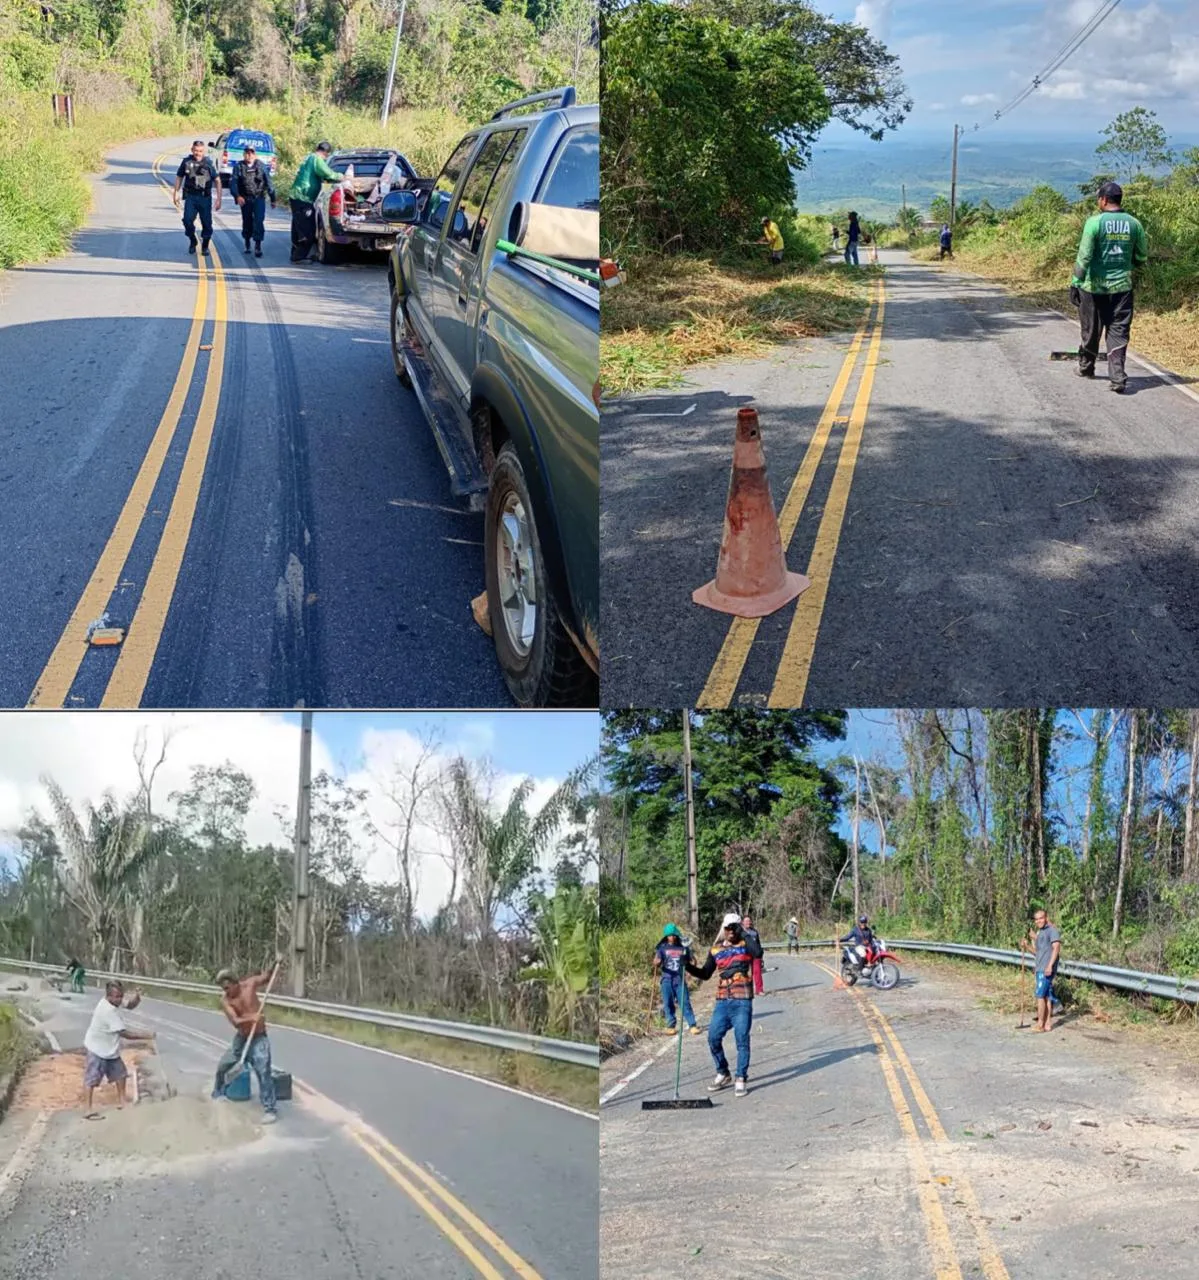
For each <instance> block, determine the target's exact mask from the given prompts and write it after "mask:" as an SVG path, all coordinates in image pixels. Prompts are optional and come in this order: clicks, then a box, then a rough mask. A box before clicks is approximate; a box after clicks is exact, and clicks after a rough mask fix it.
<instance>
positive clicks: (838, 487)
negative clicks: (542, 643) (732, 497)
mask: <svg viewBox="0 0 1199 1280" xmlns="http://www.w3.org/2000/svg"><path fill="white" fill-rule="evenodd" d="M885 308H886V287H885V285H884V283H883V281H882V280H881V279H879V280H877V281H876V282H875V284H874V286H873V288H872V291H871V297H870V306H869V307H868V308H867V313H866V317H865V318H864V319H863V321H862V323H861V325H860V326H859V327H858V331H857V333H856V334H854V338H853V341H852V342H851V343H850V346H849V350H848V351H847V352H846V354H845V359H844V360H843V361H842V363H841V369H840V371H839V372H838V374H837V378H836V381H835V382H834V383H833V389H832V391H831V392H830V393H829V397H828V400H827V401H826V402H825V406H824V410H823V412H822V413H821V415H820V419H819V421H818V422H817V424H816V430H815V432H814V433H813V435H812V439H811V442H810V443H809V445H808V448H807V450H806V452H805V453H804V457H803V461H802V462H801V463H800V466H799V470H798V471H797V472H796V473H795V479H794V480H793V481H792V483H791V488H790V490H789V491H788V493H787V497H786V499H785V500H784V502H783V506H782V509H781V510H780V512H779V517H778V522H779V535H780V537H781V539H782V544H783V551H784V553H785V552H786V550H787V548H788V547H789V545H790V543H791V540H792V538H793V537H794V536H795V530H796V527H797V526H798V524H799V518H800V516H801V515H802V514H803V510H804V507H805V505H806V504H807V501H808V498H809V496H810V494H811V491H812V483H813V481H814V480H815V478H816V472H817V470H818V469H819V467H820V463H821V460H822V459H823V457H824V454H825V451H826V449H827V447H828V442H829V438H830V437H831V435H832V430H833V427H834V426H835V425H836V424H837V423H838V421H841V420H842V419H841V418H840V413H841V404H842V402H843V401H844V399H845V395H846V392H847V390H848V388H849V383H850V379H851V378H852V377H853V373H854V370H855V368H856V367H857V364H858V361H859V358H860V357H861V355H862V352H863V351H865V353H866V359H865V363H864V365H863V366H862V376H861V379H860V381H859V383H858V390H857V394H856V396H855V397H854V403H853V409H852V410H851V412H850V416H849V424H848V426H847V427H846V431H845V439H844V442H843V443H842V445H841V454H840V457H839V458H838V461H837V469H836V472H835V473H834V475H833V482H832V487H831V489H830V491H829V496H828V501H827V502H826V503H825V507H824V514H823V516H822V517H821V520H820V527H819V529H818V530H817V533H816V544H815V546H814V548H813V550H812V556H811V559H810V560H809V561H808V567H807V570H806V572H807V576H808V578H809V579H810V580H811V583H812V585H811V586H810V587H809V588H808V589H807V591H805V592H804V593H803V594H802V595H801V596H800V597H799V600H798V601H797V602H796V607H795V614H794V616H793V618H792V620H791V627H790V630H789V631H788V633H787V640H786V644H785V645H784V647H783V652H782V656H781V657H780V659H779V663H778V668H777V670H776V673H775V678H774V683H773V686H772V688H771V691H770V696H769V699H768V705H769V706H772V707H798V706H802V705H803V700H804V695H805V693H806V692H807V686H808V677H809V675H810V674H811V670H812V658H813V656H814V654H815V652H816V637H817V635H818V634H819V631H820V620H821V618H822V617H823V614H824V605H825V599H826V597H827V595H828V586H829V580H830V578H831V577H832V572H833V561H834V560H835V559H836V555H837V546H838V544H839V543H840V540H841V528H842V525H843V524H844V522H845V513H846V510H847V508H848V506H849V491H850V487H851V485H852V484H853V474H854V469H855V468H856V467H857V463H858V453H859V450H860V448H861V443H862V433H863V430H864V429H865V425H866V415H867V412H868V411H869V408H870V396H871V393H872V392H873V390H874V375H875V370H876V369H877V368H878V358H879V348H880V346H881V345H882V340H883V316H884V312H885ZM761 623H762V619H760V618H734V619H733V621H732V623H731V624H730V625H729V629H728V633H727V634H726V636H725V639H724V643H723V644H722V645H721V647H720V652H719V653H718V654H717V655H716V661H715V662H714V663H713V664H712V670H711V671H710V672H709V674H708V678H707V681H706V682H705V684H704V688H703V692H702V693H701V694H700V695H699V698H698V700H697V702H696V706H697V707H727V706H728V705H729V704H730V703H731V702H732V700H733V698H734V696H735V695H736V692H737V686H738V684H739V683H740V681H741V675H742V672H743V671H744V670H745V663H746V661H747V660H748V658H749V653H750V650H751V648H752V647H753V643H754V640H755V639H756V638H757V635H758V628H759V627H760V625H761Z"/></svg>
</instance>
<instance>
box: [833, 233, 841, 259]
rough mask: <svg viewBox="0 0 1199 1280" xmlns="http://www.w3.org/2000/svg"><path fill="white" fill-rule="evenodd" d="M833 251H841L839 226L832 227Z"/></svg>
mask: <svg viewBox="0 0 1199 1280" xmlns="http://www.w3.org/2000/svg"><path fill="white" fill-rule="evenodd" d="M833 252H834V253H840V252H841V228H840V227H834V228H833Z"/></svg>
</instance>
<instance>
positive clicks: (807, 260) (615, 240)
mask: <svg viewBox="0 0 1199 1280" xmlns="http://www.w3.org/2000/svg"><path fill="white" fill-rule="evenodd" d="M604 9H605V11H604V14H603V17H602V19H601V27H602V33H603V43H604V76H605V81H604V103H603V110H604V128H603V131H602V138H601V153H600V173H601V200H602V210H601V232H602V237H603V247H604V252H605V254H606V255H607V256H610V257H614V258H616V259H617V260H618V261H619V262H621V264H622V265H623V266H624V267H625V270H626V272H627V283H626V284H625V285H623V286H622V287H621V288H619V289H616V290H613V291H611V292H610V293H607V294H606V295H605V297H604V320H603V333H602V336H601V382H602V385H603V387H604V389H605V391H607V392H608V393H609V394H615V393H619V392H626V391H631V390H635V389H637V388H639V387H647V386H663V385H668V384H669V383H670V382H672V381H674V380H675V379H677V377H678V375H679V374H680V373H681V371H682V370H683V369H684V368H686V367H687V366H689V365H692V364H695V363H697V362H699V361H703V360H711V359H717V358H722V357H723V358H729V357H731V358H751V357H753V356H757V355H761V354H763V352H765V351H766V350H768V349H769V347H770V346H771V345H772V344H774V343H778V342H782V341H787V340H790V339H794V338H802V337H808V336H813V335H817V334H822V333H828V332H832V331H835V330H843V329H846V328H853V327H854V325H855V324H856V323H857V322H858V320H859V319H860V317H861V315H862V309H863V306H864V302H865V292H866V280H865V279H864V278H863V277H864V276H865V272H863V273H861V275H857V274H855V275H853V276H851V275H850V273H848V272H847V271H846V270H845V269H844V268H840V267H837V266H836V265H835V264H833V265H830V264H829V263H827V262H826V261H825V258H826V255H827V252H828V250H829V248H830V247H831V241H830V232H829V227H828V226H827V225H824V224H823V223H822V222H820V221H819V220H817V219H814V218H807V217H803V216H798V215H795V214H794V213H793V212H791V208H792V204H793V201H794V196H795V186H794V179H793V176H792V175H793V171H794V170H795V169H798V168H802V167H803V165H804V164H805V163H806V161H807V159H808V157H809V155H810V153H811V147H812V144H813V142H814V141H815V139H816V138H817V137H818V136H819V134H820V132H821V130H822V129H823V128H824V127H825V126H826V125H827V124H828V123H829V122H830V121H831V120H834V119H837V120H841V121H843V122H845V123H846V124H849V125H850V126H851V127H853V128H856V129H859V130H860V131H862V132H865V133H868V134H870V135H871V136H876V137H881V136H882V135H883V134H884V133H885V132H886V131H887V130H889V129H894V128H896V127H898V125H899V124H900V123H901V122H902V120H903V119H904V118H905V116H906V114H907V112H908V110H910V106H911V103H910V100H909V99H908V96H907V91H906V89H905V87H904V85H903V82H902V80H901V78H900V75H899V69H898V63H897V60H896V59H895V58H894V57H893V56H892V55H891V54H889V53H888V52H887V50H886V48H885V47H884V46H883V45H882V44H881V43H880V42H879V41H877V40H875V39H874V38H873V37H872V36H871V35H870V34H869V33H868V32H867V31H866V30H865V29H864V28H862V27H859V26H857V25H855V24H853V23H838V22H835V21H833V20H832V19H830V18H828V17H825V16H823V15H822V14H821V13H820V12H819V7H818V6H817V5H815V4H813V3H810V2H809V0H734V3H732V4H729V3H715V0H687V2H685V3H682V4H676V5H663V4H658V3H655V2H654V0H634V2H633V3H631V4H627V5H622V6H619V7H617V6H612V7H611V9H610V10H609V9H607V7H606V6H605V7H604ZM763 217H770V218H772V219H773V220H774V221H775V223H776V224H777V225H778V226H779V228H780V230H781V231H782V234H783V238H784V242H785V251H784V261H783V264H782V266H781V267H775V268H773V271H772V269H771V268H770V267H768V266H767V265H766V263H767V251H766V249H765V247H764V246H761V245H755V243H754V242H755V241H757V240H758V239H759V238H760V237H761V235H762V230H761V219H762V218H763Z"/></svg>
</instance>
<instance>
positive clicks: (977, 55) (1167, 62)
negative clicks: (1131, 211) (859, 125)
mask: <svg viewBox="0 0 1199 1280" xmlns="http://www.w3.org/2000/svg"><path fill="white" fill-rule="evenodd" d="M1100 7H1101V0H824V2H823V3H822V4H819V8H821V9H822V10H823V11H824V12H826V13H828V14H830V15H831V16H832V17H834V18H836V19H837V20H838V21H851V20H852V21H857V22H858V23H859V24H862V25H865V26H866V27H868V28H869V29H870V30H871V32H872V33H874V34H875V35H876V36H878V37H879V38H880V39H882V40H883V41H884V43H886V45H887V46H888V48H889V49H890V50H891V52H892V53H894V54H896V55H898V57H899V59H900V63H901V66H902V68H903V72H904V78H905V80H906V82H907V85H908V88H909V89H910V90H911V92H912V95H913V97H914V98H915V100H916V107H915V110H914V111H913V113H912V115H911V116H910V117H909V121H908V123H907V124H906V125H905V126H904V129H903V130H901V132H900V133H899V134H898V135H896V136H898V137H904V136H913V135H915V134H925V135H927V134H928V133H930V132H941V133H944V134H946V135H950V136H951V135H952V131H953V125H954V123H955V122H956V123H958V124H962V125H964V126H966V127H970V126H972V125H974V124H975V123H976V122H977V123H988V122H990V121H991V119H992V113H993V112H994V111H995V110H996V108H997V107H998V106H1001V105H1003V104H1005V103H1006V102H1007V101H1008V100H1009V99H1010V98H1011V97H1012V96H1014V94H1015V93H1017V92H1018V91H1019V90H1020V89H1021V88H1023V87H1024V86H1025V85H1027V84H1028V83H1029V82H1030V81H1031V80H1032V78H1033V76H1034V75H1035V74H1037V72H1038V71H1040V69H1041V68H1042V67H1043V66H1045V65H1046V64H1047V63H1048V62H1049V61H1050V60H1051V59H1052V58H1053V56H1054V55H1055V54H1056V53H1057V52H1058V50H1059V49H1061V48H1062V47H1063V46H1064V45H1065V43H1066V41H1067V40H1069V38H1070V37H1071V36H1072V35H1073V34H1074V33H1075V32H1076V31H1078V30H1079V29H1080V28H1081V27H1082V26H1083V25H1084V23H1085V22H1086V21H1087V20H1088V19H1089V18H1090V17H1091V16H1092V15H1093V14H1095V13H1096V12H1097V10H1098V9H1099V8H1100ZM1138 105H1140V106H1145V107H1148V108H1149V109H1150V110H1153V111H1156V112H1157V115H1158V119H1159V121H1160V123H1161V124H1162V125H1163V126H1164V127H1165V129H1166V131H1167V133H1178V134H1191V135H1193V134H1194V132H1195V130H1196V120H1197V118H1199V5H1197V4H1196V3H1195V0H1123V3H1122V4H1120V5H1119V6H1118V7H1117V8H1116V9H1115V10H1114V11H1113V13H1112V14H1111V15H1110V16H1109V17H1108V18H1106V19H1105V20H1104V22H1103V24H1102V25H1101V26H1100V27H1099V29H1098V30H1097V31H1096V32H1095V34H1094V35H1092V36H1091V37H1090V38H1089V39H1088V40H1087V42H1086V43H1085V44H1084V45H1083V46H1082V47H1081V49H1079V50H1078V51H1077V52H1076V53H1075V54H1073V55H1072V56H1071V58H1070V60H1069V61H1067V62H1066V64H1065V65H1064V66H1063V67H1062V68H1061V70H1059V71H1058V72H1056V73H1055V74H1054V75H1053V76H1052V77H1050V78H1049V80H1048V81H1047V82H1046V84H1045V86H1044V87H1043V88H1042V89H1041V90H1039V91H1038V92H1037V93H1035V94H1034V95H1033V96H1032V97H1030V98H1029V99H1028V100H1027V101H1026V102H1025V103H1024V104H1023V105H1022V106H1020V107H1019V108H1017V109H1016V110H1015V111H1013V112H1012V113H1011V114H1010V115H1009V116H1007V117H1005V119H1004V120H1003V121H1001V122H999V123H996V124H989V123H988V128H987V129H986V130H984V131H983V132H981V133H980V135H979V141H980V142H981V141H982V139H983V138H984V137H986V136H987V135H988V134H990V135H991V136H994V137H997V138H1000V137H1002V138H1008V139H1014V138H1022V137H1031V136H1050V135H1059V136H1062V137H1071V138H1077V137H1091V136H1094V135H1097V134H1098V133H1099V131H1100V130H1101V129H1102V128H1103V126H1104V125H1106V124H1107V123H1108V122H1109V121H1111V120H1112V119H1113V118H1114V117H1115V116H1116V115H1118V114H1119V113H1120V112H1121V111H1125V110H1127V109H1129V108H1130V107H1133V106H1138ZM851 136H852V135H851V132H850V130H848V129H847V128H845V127H844V126H840V125H835V126H831V127H830V128H829V129H828V130H827V131H826V132H825V134H824V135H823V136H822V142H823V143H826V144H828V143H833V142H843V141H845V140H847V139H848V138H849V137H851Z"/></svg>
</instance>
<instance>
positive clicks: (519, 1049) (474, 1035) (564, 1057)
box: [0, 957, 599, 1070]
mask: <svg viewBox="0 0 1199 1280" xmlns="http://www.w3.org/2000/svg"><path fill="white" fill-rule="evenodd" d="M0 968H6V969H20V970H24V971H25V972H27V973H38V974H54V975H55V976H61V975H62V974H63V969H62V967H61V966H58V965H52V964H34V963H32V962H30V961H28V960H8V959H5V958H3V957H0ZM88 976H89V977H90V978H98V979H103V980H104V981H105V982H107V981H109V980H110V979H116V980H117V981H120V982H125V983H128V984H129V985H130V986H137V987H145V988H146V989H152V988H159V989H161V990H174V991H193V992H196V993H197V994H200V995H206V996H212V995H214V994H215V988H214V987H213V986H212V985H211V984H208V983H203V982H185V981H183V980H181V979H180V980H176V979H166V978H143V977H141V976H140V975H138V974H132V973H108V972H103V971H101V970H98V969H93V970H89V971H88ZM270 1003H271V1004H272V1005H275V1006H277V1007H278V1008H280V1009H296V1010H299V1011H302V1012H308V1013H316V1014H321V1015H323V1016H325V1017H329V1018H345V1019H346V1020H347V1021H350V1022H365V1023H367V1024H369V1025H371V1026H376V1027H394V1028H396V1029H397V1030H399V1031H416V1032H419V1033H420V1034H422V1035H428V1036H443V1037H445V1038H447V1039H450V1040H469V1041H471V1042H472V1043H474V1044H481V1045H486V1046H487V1047H488V1048H489V1049H505V1050H507V1051H508V1052H510V1053H531V1054H534V1055H536V1056H537V1057H539V1058H552V1059H553V1060H554V1061H556V1062H569V1063H570V1064H571V1065H572V1066H576V1067H592V1068H595V1069H596V1070H598V1069H599V1046H598V1045H594V1044H583V1043H581V1042H580V1041H577V1040H554V1039H551V1038H550V1037H549V1036H534V1035H529V1034H528V1032H525V1031H509V1030H507V1029H506V1028H504V1027H487V1026H476V1025H475V1024H474V1023H470V1022H450V1021H448V1020H446V1019H444V1018H427V1017H422V1016H421V1015H419V1014H415V1013H397V1012H393V1011H391V1010H389V1009H362V1008H358V1007H357V1006H355V1005H348V1004H330V1003H327V1002H326V1001H323V1000H306V999H304V1000H302V999H300V998H299V997H298V996H279V995H275V994H274V993H273V992H272V993H271V998H270Z"/></svg>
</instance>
